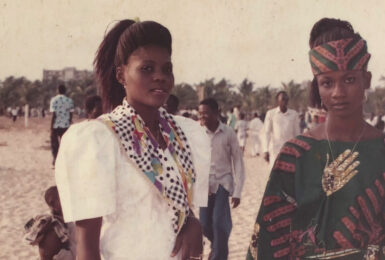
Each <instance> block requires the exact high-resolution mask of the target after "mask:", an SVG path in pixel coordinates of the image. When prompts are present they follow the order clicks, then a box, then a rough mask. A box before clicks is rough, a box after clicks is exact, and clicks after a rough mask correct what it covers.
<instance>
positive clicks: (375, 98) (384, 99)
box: [0, 76, 385, 115]
mask: <svg viewBox="0 0 385 260" xmlns="http://www.w3.org/2000/svg"><path fill="white" fill-rule="evenodd" d="M310 83H311V82H310V81H303V82H301V83H298V82H295V81H294V80H291V81H289V82H286V83H285V82H282V83H281V86H278V87H272V86H270V85H267V86H256V85H255V84H254V83H253V82H251V81H250V80H248V79H244V80H243V81H242V82H241V83H240V84H233V83H231V82H230V81H229V80H227V79H225V78H223V79H221V80H218V81H216V80H215V79H214V78H211V79H207V80H204V81H202V82H199V83H197V84H188V83H180V84H176V85H175V87H174V89H173V91H172V92H173V94H175V95H176V96H177V97H178V98H179V100H180V109H196V108H197V107H198V104H199V100H200V99H202V98H207V97H213V98H215V99H216V100H217V101H218V103H219V104H220V107H221V109H222V111H223V112H226V111H228V110H230V109H231V108H233V107H235V106H240V107H241V110H243V111H247V112H251V111H258V112H259V113H265V112H266V111H267V110H268V109H270V108H272V107H274V106H275V95H276V93H277V92H278V91H280V90H285V91H286V92H287V93H288V95H289V97H290V103H289V107H290V108H293V109H295V110H297V111H299V112H304V111H306V109H307V107H308V105H309V91H310ZM59 84H64V85H65V86H66V87H67V95H68V96H69V97H70V98H72V99H73V100H74V104H75V106H76V107H80V108H83V106H84V100H85V98H86V97H87V96H89V95H95V94H97V84H96V82H95V80H94V78H93V77H88V78H83V79H81V80H71V81H68V82H62V81H60V80H58V79H56V78H54V79H52V80H47V81H40V80H35V81H30V80H28V79H27V78H25V77H13V76H10V77H7V78H6V79H5V80H3V81H0V114H4V112H5V109H6V108H7V107H12V106H23V105H25V104H29V106H30V107H31V108H32V107H35V108H45V109H48V108H49V102H50V99H51V98H52V97H53V96H55V95H56V94H57V86H58V85H59ZM367 96H368V98H367V100H366V102H365V105H364V109H365V111H366V112H367V113H370V112H373V113H375V114H377V115H383V114H385V106H384V104H385V77H384V76H381V78H380V85H379V86H376V87H374V88H371V89H370V90H369V92H368V95H367Z"/></svg>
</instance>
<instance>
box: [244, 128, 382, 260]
mask: <svg viewBox="0 0 385 260" xmlns="http://www.w3.org/2000/svg"><path fill="white" fill-rule="evenodd" d="M354 146H355V144H354V143H353V142H339V141H335V142H330V145H329V143H328V141H327V140H316V139H314V138H312V137H309V136H305V135H302V136H298V137H297V138H295V139H292V140H290V141H289V142H287V143H286V144H285V145H284V147H283V148H282V150H281V152H280V154H279V156H278V158H277V160H276V162H275V165H274V167H273V170H272V172H271V175H270V178H269V181H268V183H267V187H266V191H265V194H264V197H263V199H262V203H261V208H260V210H259V214H258V217H257V221H256V224H255V227H254V233H253V236H252V240H251V243H250V247H249V251H248V255H247V259H248V260H251V259H254V260H256V259H258V260H269V259H349V260H355V259H360V260H361V259H385V144H384V138H383V137H381V138H376V139H371V140H364V141H360V142H359V143H358V144H357V145H356V146H355V147H354ZM353 147H354V148H355V149H354V151H353V152H352V151H350V150H348V151H347V149H353ZM331 150H332V153H331V152H330V151H331ZM333 157H334V158H336V159H334V158H333ZM330 161H331V162H330ZM329 162H330V163H329Z"/></svg>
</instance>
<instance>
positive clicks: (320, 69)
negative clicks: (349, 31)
mask: <svg viewBox="0 0 385 260" xmlns="http://www.w3.org/2000/svg"><path fill="white" fill-rule="evenodd" d="M309 58H310V64H311V67H312V71H313V74H314V76H316V75H318V74H321V73H324V72H329V71H338V70H366V69H367V66H368V62H369V59H370V54H369V53H368V48H367V46H366V41H364V40H363V39H359V38H358V39H353V38H348V39H342V40H338V41H331V42H327V43H325V44H322V45H319V46H316V47H314V48H313V49H311V50H310V51H309Z"/></svg>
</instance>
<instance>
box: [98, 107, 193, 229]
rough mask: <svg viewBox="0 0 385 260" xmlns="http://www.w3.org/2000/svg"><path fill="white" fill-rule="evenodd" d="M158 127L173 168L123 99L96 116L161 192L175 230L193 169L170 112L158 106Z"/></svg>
mask: <svg viewBox="0 0 385 260" xmlns="http://www.w3.org/2000/svg"><path fill="white" fill-rule="evenodd" d="M158 115H159V116H158V119H159V127H160V130H161V133H162V136H163V139H164V141H165V143H166V145H167V149H168V151H169V152H170V154H171V155H172V157H173V159H174V161H175V163H176V165H177V167H178V169H174V167H173V165H174V164H172V163H171V162H169V161H168V159H167V156H165V155H164V153H163V150H162V148H161V147H160V146H159V144H158V142H157V141H156V139H155V138H154V136H153V135H152V133H151V132H150V130H149V129H148V128H147V126H146V125H145V123H144V121H143V119H142V118H141V117H140V115H139V114H138V113H137V112H136V111H135V110H134V108H133V107H131V106H130V105H129V104H128V102H127V101H126V100H124V101H123V104H122V105H121V106H118V107H116V108H115V109H114V110H113V111H112V112H111V113H110V114H106V115H102V116H101V117H99V119H100V120H102V121H103V122H104V123H105V124H107V126H109V127H110V128H112V129H113V130H114V132H115V133H116V134H117V135H118V137H119V139H120V141H121V143H122V145H123V148H124V149H125V151H126V153H127V155H128V157H129V158H130V160H132V161H133V162H134V163H135V164H136V165H137V166H138V167H139V169H140V170H142V171H143V173H144V174H145V175H146V176H147V178H148V179H149V180H150V181H151V182H152V183H153V184H154V186H155V187H156V188H157V189H158V190H159V192H161V193H162V195H163V197H164V198H165V199H166V201H167V202H168V205H169V207H170V208H172V210H173V222H172V223H173V228H174V231H175V232H176V233H177V232H179V230H180V229H181V227H182V225H183V223H184V221H185V218H186V216H187V215H188V214H189V210H190V205H191V200H192V192H193V190H192V185H193V183H194V182H195V172H194V167H193V163H192V159H191V151H190V147H189V145H188V143H187V138H186V136H185V134H184V133H183V131H182V129H181V128H180V127H179V126H178V125H177V124H176V122H175V120H174V119H173V117H172V115H170V114H168V113H167V112H166V110H165V109H163V108H159V114H158Z"/></svg>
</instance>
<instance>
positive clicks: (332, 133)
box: [325, 115, 366, 142]
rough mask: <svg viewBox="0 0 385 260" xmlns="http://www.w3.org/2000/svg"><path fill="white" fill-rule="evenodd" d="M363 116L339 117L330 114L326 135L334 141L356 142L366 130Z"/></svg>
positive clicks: (327, 120) (326, 124)
mask: <svg viewBox="0 0 385 260" xmlns="http://www.w3.org/2000/svg"><path fill="white" fill-rule="evenodd" d="M365 125H366V123H365V121H364V119H363V117H362V115H361V116H360V117H357V116H351V117H343V118H342V117H337V116H332V115H328V117H327V119H326V123H325V135H326V137H328V138H329V139H330V140H333V141H344V142H355V141H357V139H358V138H360V137H361V136H362V133H363V131H364V130H365Z"/></svg>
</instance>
